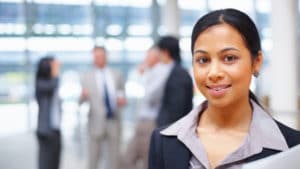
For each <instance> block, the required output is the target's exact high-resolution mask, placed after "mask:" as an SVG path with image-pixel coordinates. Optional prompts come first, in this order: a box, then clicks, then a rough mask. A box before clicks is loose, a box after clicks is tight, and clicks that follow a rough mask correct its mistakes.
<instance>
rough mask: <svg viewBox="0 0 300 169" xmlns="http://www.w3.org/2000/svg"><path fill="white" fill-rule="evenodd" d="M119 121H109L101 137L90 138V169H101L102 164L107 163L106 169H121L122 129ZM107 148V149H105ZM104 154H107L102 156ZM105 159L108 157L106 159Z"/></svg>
mask: <svg viewBox="0 0 300 169" xmlns="http://www.w3.org/2000/svg"><path fill="white" fill-rule="evenodd" d="M118 123H119V122H118V121H117V120H111V119H109V120H107V121H106V125H105V130H104V133H103V135H101V136H98V137H96V136H92V135H90V137H89V159H88V168H89V169H99V168H100V166H102V164H101V162H102V161H105V162H106V163H105V164H104V166H106V167H105V168H106V169H120V168H119V160H120V158H119V156H120V138H121V136H120V134H121V132H120V127H119V124H118ZM104 146H105V147H104ZM102 153H105V155H104V154H102ZM103 157H107V158H104V160H103Z"/></svg>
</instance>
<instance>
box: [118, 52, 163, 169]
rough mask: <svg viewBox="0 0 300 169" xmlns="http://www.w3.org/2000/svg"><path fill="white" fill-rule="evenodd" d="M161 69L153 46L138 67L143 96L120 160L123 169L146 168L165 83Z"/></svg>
mask: <svg viewBox="0 0 300 169" xmlns="http://www.w3.org/2000/svg"><path fill="white" fill-rule="evenodd" d="M163 69H164V67H163V65H162V64H161V63H160V60H159V49H158V48H157V47H155V46H153V47H151V48H150V49H148V50H147V52H146V57H145V60H144V62H143V63H142V64H141V65H139V66H138V71H139V73H140V74H141V78H142V79H143V80H142V81H143V86H144V91H145V95H144V97H143V99H142V101H141V104H140V107H139V109H138V114H137V124H136V127H135V131H134V136H133V138H131V140H130V141H129V144H128V147H127V149H126V151H125V153H124V155H123V158H122V160H123V165H122V168H123V169H146V168H147V166H148V162H147V161H148V148H149V141H150V136H151V133H152V131H153V129H154V128H155V126H156V125H155V119H156V117H157V114H158V111H159V108H160V105H161V98H162V93H163V84H164V81H166V78H162V76H160V75H161V73H162V71H163Z"/></svg>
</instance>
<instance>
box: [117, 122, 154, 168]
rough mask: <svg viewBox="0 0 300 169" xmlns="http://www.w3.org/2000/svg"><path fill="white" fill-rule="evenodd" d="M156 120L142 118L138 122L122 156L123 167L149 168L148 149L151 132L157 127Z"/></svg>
mask: <svg viewBox="0 0 300 169" xmlns="http://www.w3.org/2000/svg"><path fill="white" fill-rule="evenodd" d="M155 126H156V125H155V120H151V119H140V120H138V122H137V125H136V129H135V134H134V136H133V138H132V139H131V140H130V141H129V144H128V147H127V149H126V151H125V154H124V156H123V157H122V163H123V164H122V169H147V168H148V151H149V144H150V137H151V133H152V131H153V130H154V128H155Z"/></svg>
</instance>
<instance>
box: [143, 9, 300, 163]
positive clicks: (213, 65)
mask: <svg viewBox="0 0 300 169" xmlns="http://www.w3.org/2000/svg"><path fill="white" fill-rule="evenodd" d="M191 44H192V46H191V47H192V54H193V72H194V77H195V82H196V85H197V87H198V88H199V90H200V91H201V93H202V94H203V95H204V96H205V98H206V101H204V102H203V103H202V104H201V105H199V106H198V107H196V108H195V109H194V110H192V111H191V112H190V113H189V114H188V115H186V116H185V117H183V118H182V119H180V120H179V121H177V122H175V123H173V124H171V125H170V126H167V127H164V128H160V129H157V130H155V131H154V132H153V135H152V140H151V144H150V154H149V169H157V168H159V169H171V168H172V169H174V168H178V169H184V168H190V169H196V168H197V169H209V168H211V169H213V168H222V169H233V168H235V169H236V168H241V167H242V165H243V164H245V163H248V162H250V161H254V160H258V159H261V158H264V157H267V156H270V155H273V154H276V153H278V152H281V151H284V150H287V149H289V148H290V147H293V146H295V145H297V144H299V143H300V132H298V131H295V130H293V129H291V128H288V127H287V126H285V125H283V124H281V123H279V122H277V121H276V120H274V119H273V118H272V117H271V116H270V115H269V114H268V113H267V112H266V111H265V109H264V108H263V107H262V106H261V104H260V102H259V101H258V99H257V98H256V96H255V95H254V94H253V93H252V92H251V91H250V90H249V87H250V82H251V78H252V75H255V76H256V75H257V74H258V72H259V71H260V68H261V65H262V62H263V55H262V51H261V45H260V38H259V34H258V32H257V29H256V26H255V24H254V23H253V21H252V20H251V19H250V17H249V16H248V15H246V14H245V13H243V12H241V11H238V10H235V9H223V10H216V11H212V12H210V13H208V14H206V15H204V16H203V17H202V18H200V19H199V20H198V21H197V23H196V24H195V26H194V28H193V32H192V41H191Z"/></svg>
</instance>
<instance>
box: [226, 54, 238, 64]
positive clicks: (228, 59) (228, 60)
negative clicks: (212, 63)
mask: <svg viewBox="0 0 300 169" xmlns="http://www.w3.org/2000/svg"><path fill="white" fill-rule="evenodd" d="M235 60H237V57H236V56H233V55H228V56H225V58H224V61H225V62H229V63H231V62H234V61H235Z"/></svg>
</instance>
